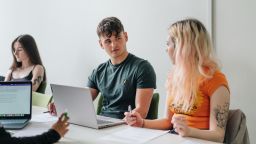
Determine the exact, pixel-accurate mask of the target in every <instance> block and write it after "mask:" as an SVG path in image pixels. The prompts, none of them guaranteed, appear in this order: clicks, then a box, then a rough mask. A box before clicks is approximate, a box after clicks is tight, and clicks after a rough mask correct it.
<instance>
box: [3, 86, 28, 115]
mask: <svg viewBox="0 0 256 144" xmlns="http://www.w3.org/2000/svg"><path fill="white" fill-rule="evenodd" d="M31 95H32V84H31V82H30V81H27V82H14V81H11V82H0V119H10V118H11V119H16V118H17V119H20V118H31V107H32V106H31V97H32V96H31Z"/></svg>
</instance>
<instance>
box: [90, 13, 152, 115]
mask: <svg viewBox="0 0 256 144" xmlns="http://www.w3.org/2000/svg"><path fill="white" fill-rule="evenodd" d="M97 34H98V36H99V44H100V46H101V48H102V49H104V50H105V51H106V53H107V54H108V55H109V57H110V59H109V60H108V61H107V62H105V63H102V64H100V65H99V66H98V67H97V68H95V69H94V70H93V72H92V74H91V75H90V76H89V78H88V84H87V86H88V87H90V89H91V93H92V97H93V99H95V98H96V97H97V96H98V93H99V92H100V93H101V95H102V96H103V103H102V104H103V106H102V109H101V113H100V114H101V115H104V116H108V117H114V118H119V119H122V118H124V112H126V111H127V108H128V106H129V105H130V106H131V107H132V109H133V110H134V111H137V112H139V113H140V114H141V116H142V117H143V118H146V116H147V113H148V110H149V106H150V102H151V99H152V95H153V91H154V89H155V88H156V75H155V71H154V69H153V67H152V66H151V64H150V63H149V62H148V61H146V60H144V59H141V58H138V57H136V56H135V55H133V54H131V53H129V52H128V51H127V48H126V43H127V41H128V35H127V32H125V31H124V27H123V25H122V23H121V21H120V20H119V19H118V18H116V17H107V18H105V19H103V20H102V21H101V22H100V23H99V25H98V27H97Z"/></svg>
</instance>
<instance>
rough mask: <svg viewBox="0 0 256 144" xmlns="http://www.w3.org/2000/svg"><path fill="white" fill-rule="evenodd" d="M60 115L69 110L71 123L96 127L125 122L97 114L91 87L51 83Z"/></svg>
mask: <svg viewBox="0 0 256 144" xmlns="http://www.w3.org/2000/svg"><path fill="white" fill-rule="evenodd" d="M50 85H51V89H52V94H53V99H54V103H55V106H56V110H57V115H58V116H59V115H60V114H61V113H63V112H68V116H69V117H70V120H69V121H70V123H72V124H76V125H81V126H86V127H90V128H95V129H101V128H105V127H110V126H115V125H120V124H123V123H124V121H123V120H120V119H115V118H109V117H104V116H99V115H96V113H95V109H94V105H93V100H92V96H91V93H90V89H89V88H85V87H84V88H81V87H72V86H64V85H57V84H50Z"/></svg>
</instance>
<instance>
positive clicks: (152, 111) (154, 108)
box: [97, 93, 159, 119]
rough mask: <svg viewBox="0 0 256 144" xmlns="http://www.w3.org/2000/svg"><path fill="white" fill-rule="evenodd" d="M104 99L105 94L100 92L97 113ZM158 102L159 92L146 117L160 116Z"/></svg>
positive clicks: (154, 117)
mask: <svg viewBox="0 0 256 144" xmlns="http://www.w3.org/2000/svg"><path fill="white" fill-rule="evenodd" d="M102 101H103V96H102V95H101V94H100V95H99V101H98V106H97V114H98V115H99V114H100V112H101V109H102ZM158 104H159V94H158V93H154V94H153V97H152V100H151V103H150V107H149V110H148V114H147V117H146V119H157V117H158Z"/></svg>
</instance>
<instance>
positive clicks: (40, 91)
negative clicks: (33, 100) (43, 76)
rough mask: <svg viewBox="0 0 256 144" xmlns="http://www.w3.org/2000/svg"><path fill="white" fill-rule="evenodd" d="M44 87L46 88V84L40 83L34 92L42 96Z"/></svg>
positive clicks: (44, 82)
mask: <svg viewBox="0 0 256 144" xmlns="http://www.w3.org/2000/svg"><path fill="white" fill-rule="evenodd" d="M46 86H47V82H46V81H42V82H41V84H40V86H39V87H38V89H37V91H36V92H39V93H42V94H44V93H45V89H46Z"/></svg>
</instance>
